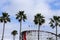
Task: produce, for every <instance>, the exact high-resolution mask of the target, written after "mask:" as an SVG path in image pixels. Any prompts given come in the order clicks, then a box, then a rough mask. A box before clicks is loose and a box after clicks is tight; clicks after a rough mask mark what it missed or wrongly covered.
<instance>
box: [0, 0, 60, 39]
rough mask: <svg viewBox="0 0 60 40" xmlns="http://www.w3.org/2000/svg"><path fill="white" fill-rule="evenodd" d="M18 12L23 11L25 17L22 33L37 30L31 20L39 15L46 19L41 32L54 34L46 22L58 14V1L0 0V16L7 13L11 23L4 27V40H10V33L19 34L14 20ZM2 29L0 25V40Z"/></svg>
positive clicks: (17, 25) (59, 9) (59, 3)
mask: <svg viewBox="0 0 60 40" xmlns="http://www.w3.org/2000/svg"><path fill="white" fill-rule="evenodd" d="M20 10H24V11H25V14H26V15H27V20H26V22H23V24H24V25H23V26H22V31H23V30H33V29H34V30H37V26H36V25H35V24H34V22H33V19H34V15H36V14H37V13H41V14H42V15H44V16H45V19H46V23H45V24H43V26H42V27H41V30H46V31H50V32H55V30H54V29H51V28H50V26H49V25H48V22H49V18H51V17H52V16H53V15H59V14H60V0H0V16H1V15H2V12H7V13H8V14H9V15H10V18H11V22H10V23H7V24H6V27H5V37H4V40H12V35H11V32H12V31H13V30H17V31H18V32H19V22H18V21H17V20H16V19H15V16H16V14H17V13H18V12H19V11H20ZM29 25H30V27H29ZM2 28H3V23H0V39H1V36H2ZM58 28H59V27H58ZM52 30H53V31H52ZM58 30H59V29H58ZM59 33H60V32H59ZM16 40H18V35H17V36H16Z"/></svg>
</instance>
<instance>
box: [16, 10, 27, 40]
mask: <svg viewBox="0 0 60 40" xmlns="http://www.w3.org/2000/svg"><path fill="white" fill-rule="evenodd" d="M16 19H18V21H19V22H20V30H19V40H21V27H22V21H24V22H25V20H26V19H27V17H26V14H24V11H19V12H18V14H16Z"/></svg>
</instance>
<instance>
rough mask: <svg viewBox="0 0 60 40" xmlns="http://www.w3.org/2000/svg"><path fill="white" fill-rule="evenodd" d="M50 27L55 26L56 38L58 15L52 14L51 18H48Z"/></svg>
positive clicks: (59, 20)
mask: <svg viewBox="0 0 60 40" xmlns="http://www.w3.org/2000/svg"><path fill="white" fill-rule="evenodd" d="M49 24H50V27H52V28H55V27H56V40H57V26H60V16H53V18H50V23H49Z"/></svg>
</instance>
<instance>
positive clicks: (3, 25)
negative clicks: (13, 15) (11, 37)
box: [1, 23, 5, 40]
mask: <svg viewBox="0 0 60 40" xmlns="http://www.w3.org/2000/svg"><path fill="white" fill-rule="evenodd" d="M4 31H5V23H3V33H2V39H1V40H3V38H4Z"/></svg>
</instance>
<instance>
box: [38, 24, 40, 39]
mask: <svg viewBox="0 0 60 40" xmlns="http://www.w3.org/2000/svg"><path fill="white" fill-rule="evenodd" d="M39 31H40V25H39V27H38V40H39V39H40V37H39V36H40V35H39V34H40V32H39Z"/></svg>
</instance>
